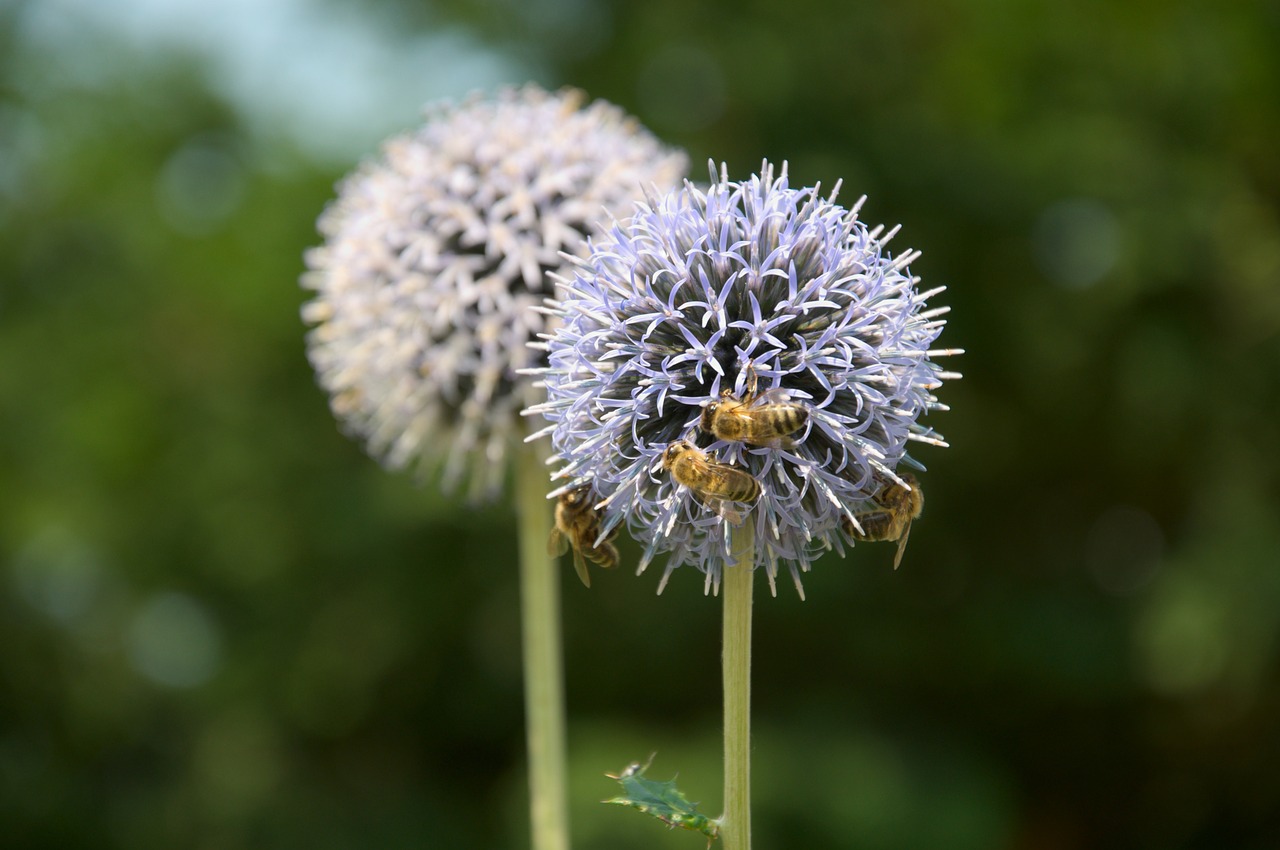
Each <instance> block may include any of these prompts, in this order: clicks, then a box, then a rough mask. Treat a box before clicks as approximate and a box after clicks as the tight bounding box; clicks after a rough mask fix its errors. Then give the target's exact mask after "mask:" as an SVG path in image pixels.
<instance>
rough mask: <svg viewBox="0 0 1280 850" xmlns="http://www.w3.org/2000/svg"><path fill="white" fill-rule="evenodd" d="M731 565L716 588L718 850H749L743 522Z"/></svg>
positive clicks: (750, 563) (747, 597)
mask: <svg viewBox="0 0 1280 850" xmlns="http://www.w3.org/2000/svg"><path fill="white" fill-rule="evenodd" d="M733 556H734V560H735V563H734V564H732V565H730V566H726V567H725V569H724V575H723V578H722V579H721V582H720V593H721V594H722V595H723V596H724V647H723V656H722V661H721V664H722V667H723V673H724V814H723V815H722V816H721V818H720V838H721V840H722V841H723V842H724V850H751V591H752V587H753V579H754V578H755V571H754V569H753V567H754V566H755V537H754V536H753V534H752V524H751V522H750V521H749V520H748V521H747V522H745V523H743V524H742V525H741V526H739V527H738V528H737V529H735V530H734V533H733Z"/></svg>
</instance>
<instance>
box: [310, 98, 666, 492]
mask: <svg viewBox="0 0 1280 850" xmlns="http://www.w3.org/2000/svg"><path fill="white" fill-rule="evenodd" d="M583 103H584V96H583V95H582V93H581V92H578V91H564V92H560V93H558V94H549V93H547V92H545V91H542V90H541V89H538V88H537V87H534V86H528V87H525V88H522V89H518V90H517V89H508V90H504V91H501V92H499V93H498V94H497V95H496V96H494V97H492V98H485V97H481V96H473V97H472V98H471V99H469V100H467V101H466V102H464V103H462V104H460V105H453V104H448V103H442V104H438V105H435V106H433V107H429V108H428V110H427V115H426V121H425V124H424V125H423V126H422V127H421V128H419V129H418V130H416V131H414V132H411V133H408V134H405V135H402V136H399V137H397V138H393V139H391V140H390V141H388V142H386V143H385V144H384V145H383V147H382V150H381V154H380V156H379V157H378V158H377V159H376V160H375V161H372V162H369V163H366V164H365V165H363V166H362V167H361V168H360V169H359V170H358V171H356V172H355V173H354V174H352V175H351V176H349V177H348V178H347V179H345V180H344V181H343V182H342V183H341V184H340V186H339V190H338V197H337V199H336V200H335V201H333V202H332V203H331V204H330V205H329V207H328V208H327V209H326V210H325V212H324V213H323V215H322V216H321V218H320V221H319V225H318V227H319V230H320V232H321V234H322V235H323V236H324V239H325V242H324V244H323V245H322V246H321V247H318V248H313V249H311V250H310V251H308V252H307V254H306V263H307V266H308V269H309V271H308V272H306V273H305V274H304V276H303V278H302V284H303V286H304V287H306V288H308V289H311V290H314V291H315V293H316V297H315V299H314V300H312V301H311V302H310V303H308V304H307V305H306V306H305V307H304V308H303V318H304V321H306V322H307V323H309V324H312V325H314V328H313V329H312V330H311V331H310V333H309V335H308V356H309V358H310V360H311V363H312V365H313V366H314V367H315V369H316V373H317V376H318V380H319V383H320V384H321V385H322V386H323V387H324V388H325V389H326V390H327V391H328V392H329V393H330V394H331V406H332V409H333V412H334V413H335V415H336V416H337V417H338V419H339V420H340V422H341V423H342V424H343V426H344V429H345V430H346V431H348V432H349V433H350V434H351V435H353V436H354V437H356V438H358V439H360V440H362V441H363V442H364V443H365V444H366V446H367V448H368V450H369V452H370V453H371V454H372V455H374V456H375V457H377V458H379V459H380V460H381V461H382V462H383V463H384V464H385V465H387V466H389V467H392V468H402V467H406V466H410V465H413V466H417V467H419V468H424V467H427V468H429V467H433V466H436V465H438V464H441V463H442V465H443V479H444V484H445V486H446V488H452V487H453V486H454V484H455V483H456V482H457V481H458V479H459V478H460V477H462V476H463V475H464V474H467V473H468V472H469V473H470V474H469V476H468V477H469V478H470V484H471V492H472V495H473V496H478V495H484V496H489V497H492V496H493V495H495V494H496V492H497V491H498V490H499V489H500V488H501V484H502V479H503V473H504V470H505V462H504V460H505V456H506V452H507V445H508V443H509V442H510V441H511V440H512V438H513V437H517V429H518V425H517V422H518V421H519V420H518V419H517V414H518V412H519V410H520V409H521V408H522V407H525V406H526V405H529V404H532V403H533V402H535V401H537V400H538V399H539V398H540V395H539V394H538V392H537V391H536V390H535V389H534V388H533V387H532V381H531V380H530V379H528V378H525V377H521V376H519V375H518V373H519V372H520V370H521V369H524V368H525V367H527V366H530V365H533V364H534V363H535V362H536V361H535V360H533V359H532V357H533V356H534V355H532V354H531V352H530V350H529V349H528V347H527V345H526V343H528V342H529V341H530V340H531V339H533V338H534V336H535V335H536V334H538V333H540V332H541V331H543V330H544V329H545V324H544V323H545V321H546V317H545V316H543V315H542V314H541V313H539V312H537V311H536V310H535V309H532V308H533V307H534V306H535V305H537V304H540V303H541V301H542V300H543V298H544V297H545V296H546V295H547V294H549V292H550V285H549V284H548V283H547V282H546V275H547V273H548V272H550V271H556V270H560V271H565V270H566V269H567V260H566V259H565V256H564V255H574V254H582V253H584V252H585V250H586V237H587V235H588V234H590V233H591V232H592V227H593V224H592V223H593V222H595V221H597V220H602V219H603V220H607V218H605V217H604V212H605V211H608V210H612V211H615V212H621V211H623V210H625V209H627V208H629V207H630V205H631V204H632V203H633V202H634V201H635V200H636V199H638V198H639V197H641V196H642V193H643V191H644V189H645V187H646V186H649V185H658V186H662V187H664V188H665V187H668V186H672V185H675V183H676V182H677V181H678V180H679V179H680V177H681V176H682V175H683V174H684V170H685V160H684V156H683V155H682V154H679V153H676V152H673V151H671V150H669V149H667V148H665V147H663V146H662V145H660V144H659V143H658V141H657V140H656V139H655V138H654V137H653V136H652V135H650V134H649V133H648V132H647V131H646V130H644V129H643V128H642V127H640V126H639V125H638V124H637V123H636V122H635V121H634V120H633V119H631V118H628V117H627V116H626V115H625V114H624V113H623V112H622V111H621V110H619V109H618V108H617V107H615V106H612V105H611V104H609V103H606V102H604V101H596V102H594V103H592V104H590V105H588V106H585V108H584V107H583ZM518 436H523V433H520V434H519V435H518Z"/></svg>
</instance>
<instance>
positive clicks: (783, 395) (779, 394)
mask: <svg viewBox="0 0 1280 850" xmlns="http://www.w3.org/2000/svg"><path fill="white" fill-rule="evenodd" d="M791 403H792V401H791V390H789V389H787V388H785V387H770V388H769V389H767V390H765V391H764V392H762V393H760V395H758V396H755V397H753V398H752V399H751V406H752V407H758V406H760V405H762V404H791Z"/></svg>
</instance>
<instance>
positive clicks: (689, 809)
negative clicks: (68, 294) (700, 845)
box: [605, 758, 720, 847]
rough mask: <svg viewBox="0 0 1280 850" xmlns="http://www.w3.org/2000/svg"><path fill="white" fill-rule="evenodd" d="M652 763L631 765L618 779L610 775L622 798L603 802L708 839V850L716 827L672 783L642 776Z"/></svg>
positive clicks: (717, 826) (650, 760)
mask: <svg viewBox="0 0 1280 850" xmlns="http://www.w3.org/2000/svg"><path fill="white" fill-rule="evenodd" d="M652 762H653V759H652V758H650V759H649V761H648V762H645V763H644V764H643V765H642V764H640V763H639V762H632V763H631V764H629V765H627V767H626V768H625V769H624V770H623V771H622V772H621V773H619V774H618V775H617V776H614V775H612V774H609V778H610V779H616V780H617V781H618V784H619V785H621V786H622V795H621V796H619V797H614V798H612V799H610V800H605V802H606V803H616V804H617V805H620V806H631V807H632V808H634V809H638V810H640V811H642V812H644V813H645V814H646V815H650V816H652V817H655V818H657V819H658V820H660V821H662V822H663V823H665V824H666V825H667V826H668V827H671V828H672V829H674V828H675V827H680V828H681V829H687V830H690V831H691V832H697V833H701V834H702V835H705V836H706V837H707V846H708V847H710V846H711V842H713V841H715V839H716V836H717V835H718V834H719V831H720V825H719V823H717V822H716V821H715V820H713V819H711V818H709V817H707V816H706V815H704V814H701V813H700V812H699V811H698V804H697V803H690V802H689V799H688V798H687V797H685V795H684V794H682V793H681V792H680V790H679V789H677V788H676V781H675V780H674V779H671V780H669V781H667V782H659V781H658V780H656V779H649V778H647V777H646V776H645V775H644V773H645V771H646V770H648V769H649V765H650V764H651V763H652Z"/></svg>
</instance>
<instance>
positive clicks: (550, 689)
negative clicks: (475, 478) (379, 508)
mask: <svg viewBox="0 0 1280 850" xmlns="http://www.w3.org/2000/svg"><path fill="white" fill-rule="evenodd" d="M544 452H545V449H543V448H542V447H541V446H540V445H539V444H538V443H534V444H532V445H529V446H526V447H524V448H523V449H522V450H521V451H519V452H517V458H516V499H517V503H516V505H517V511H518V513H519V518H520V613H521V618H522V620H523V629H524V700H525V723H526V728H527V736H528V741H529V816H530V822H531V826H532V832H533V845H532V846H533V850H568V847H569V810H568V804H567V802H566V800H567V794H566V791H565V783H566V780H565V776H566V771H565V731H564V728H565V721H564V671H563V663H562V660H561V652H562V650H561V643H562V639H561V636H560V572H559V570H558V569H557V563H556V559H555V558H553V557H551V556H550V555H548V554H547V538H548V537H549V536H550V534H551V522H552V515H551V511H552V507H551V504H550V503H549V502H548V501H547V490H548V476H547V468H546V465H545V464H544V463H543V461H544V459H545V454H544Z"/></svg>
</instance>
